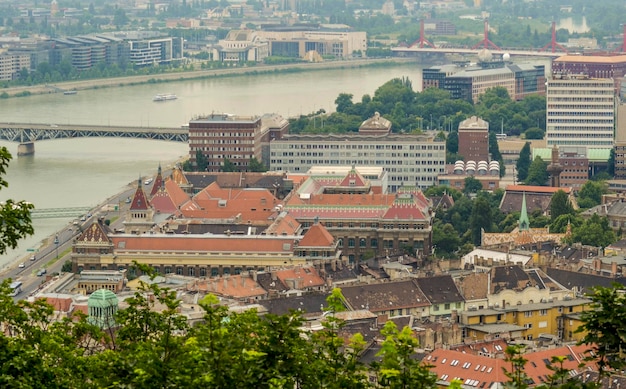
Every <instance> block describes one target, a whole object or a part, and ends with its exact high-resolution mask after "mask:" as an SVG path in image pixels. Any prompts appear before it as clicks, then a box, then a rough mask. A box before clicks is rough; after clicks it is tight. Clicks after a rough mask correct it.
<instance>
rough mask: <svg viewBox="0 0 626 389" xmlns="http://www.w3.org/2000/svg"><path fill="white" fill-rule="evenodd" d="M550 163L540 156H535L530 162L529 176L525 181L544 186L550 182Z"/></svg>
mask: <svg viewBox="0 0 626 389" xmlns="http://www.w3.org/2000/svg"><path fill="white" fill-rule="evenodd" d="M547 169H548V163H547V162H544V161H543V159H541V157H540V156H537V157H535V160H534V161H533V162H532V163H531V164H530V167H529V168H528V176H527V177H526V180H524V183H525V184H526V185H539V186H544V185H546V183H547V182H548V178H549V175H548V170H547Z"/></svg>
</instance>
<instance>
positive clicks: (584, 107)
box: [546, 74, 616, 149]
mask: <svg viewBox="0 0 626 389" xmlns="http://www.w3.org/2000/svg"><path fill="white" fill-rule="evenodd" d="M546 101H547V108H546V125H547V129H546V140H547V145H548V146H553V145H556V146H584V147H587V148H604V149H610V148H612V147H613V133H614V128H615V107H616V96H615V89H614V83H613V79H611V78H601V79H600V78H590V77H588V76H586V75H562V74H555V75H554V77H553V78H552V79H551V80H549V81H548V89H547V93H546Z"/></svg>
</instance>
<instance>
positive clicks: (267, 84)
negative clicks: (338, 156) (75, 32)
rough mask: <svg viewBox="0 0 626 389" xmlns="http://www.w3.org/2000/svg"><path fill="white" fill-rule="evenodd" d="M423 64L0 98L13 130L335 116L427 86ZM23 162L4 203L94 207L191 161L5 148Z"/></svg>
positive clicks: (149, 148) (156, 146) (136, 148)
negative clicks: (342, 96)
mask: <svg viewBox="0 0 626 389" xmlns="http://www.w3.org/2000/svg"><path fill="white" fill-rule="evenodd" d="M421 75H422V69H421V67H420V66H419V65H417V64H405V65H399V66H393V67H364V68H355V69H333V70H325V71H314V72H300V73H284V74H283V73H274V74H262V75H251V76H238V77H226V78H210V79H202V80H187V81H176V82H167V83H158V84H143V85H134V86H124V87H119V88H101V89H93V90H85V91H80V92H79V93H78V94H76V95H69V96H65V95H62V94H47V95H34V96H29V97H23V98H11V99H7V100H1V101H0V102H1V103H0V118H2V121H5V122H24V123H49V124H51V125H52V124H55V123H69V124H99V125H108V124H110V125H132V126H136V125H139V126H152V127H158V126H163V127H176V126H180V125H182V124H184V123H187V122H188V121H189V120H190V119H192V118H193V117H195V116H197V115H202V114H210V113H211V112H228V113H232V114H237V115H262V114H264V113H270V112H272V113H278V114H281V115H283V116H286V117H290V116H296V115H299V114H301V113H302V114H307V113H310V112H313V111H317V110H319V109H321V108H323V109H325V110H327V111H333V110H334V100H335V99H336V97H337V95H338V94H339V93H350V94H352V95H353V96H354V98H353V101H354V102H357V101H360V100H361V97H362V96H363V95H364V94H370V95H373V94H374V91H375V90H376V89H377V88H378V87H379V86H381V85H382V84H384V83H385V82H387V81H389V80H391V79H392V78H395V77H408V78H409V79H410V80H411V81H412V82H413V85H414V87H415V88H418V87H419V86H420V85H421V81H422V80H421ZM159 93H174V94H176V95H177V96H178V99H177V100H173V101H167V102H160V103H155V102H153V101H152V97H153V96H154V95H156V94H159ZM0 146H6V147H7V148H8V149H9V151H10V152H11V153H12V154H13V155H14V159H13V160H12V161H11V163H10V165H9V168H8V171H7V176H6V179H7V181H8V182H9V187H8V188H2V190H0V200H6V199H8V198H11V199H14V200H27V201H30V202H32V203H33V204H35V207H37V208H68V207H94V206H96V205H98V204H100V203H102V202H103V201H105V200H106V199H107V198H109V197H110V196H111V195H113V194H115V193H117V192H119V191H121V190H122V189H123V188H124V187H126V186H127V185H128V184H129V183H131V182H133V181H134V180H137V179H138V178H139V176H145V175H155V174H156V170H157V167H158V165H159V164H162V166H163V167H164V168H165V167H167V166H168V165H171V163H172V162H173V161H176V160H177V159H179V158H180V157H181V156H185V155H186V154H187V153H188V149H187V145H186V144H181V143H175V142H161V141H150V140H132V139H116V138H82V139H71V140H53V141H44V142H38V143H36V145H35V155H33V156H27V157H19V158H18V157H16V155H17V144H15V143H10V142H3V141H0ZM71 221H72V219H68V218H52V219H34V220H33V225H34V228H35V234H34V235H33V236H31V237H28V238H26V239H24V240H22V241H21V242H20V244H19V247H18V249H16V250H11V251H10V252H8V253H7V254H5V255H3V256H0V269H1V268H2V267H4V266H6V265H7V264H8V263H10V262H14V261H17V260H20V259H26V258H28V256H29V255H30V253H29V251H28V250H37V247H39V245H40V243H41V242H42V241H45V240H46V239H49V238H50V237H51V236H53V235H54V233H55V231H57V230H59V229H60V228H62V227H63V226H64V225H66V224H68V223H71Z"/></svg>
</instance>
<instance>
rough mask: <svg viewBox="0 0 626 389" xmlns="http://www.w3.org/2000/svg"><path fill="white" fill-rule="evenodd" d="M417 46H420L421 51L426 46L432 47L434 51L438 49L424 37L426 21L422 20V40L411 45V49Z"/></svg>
mask: <svg viewBox="0 0 626 389" xmlns="http://www.w3.org/2000/svg"><path fill="white" fill-rule="evenodd" d="M416 45H419V48H420V49H423V48H424V46H430V47H432V48H433V49H436V47H435V45H434V44H432V43H430V41H429V40H428V39H426V37H425V36H424V19H421V20H420V39H419V40H416V41H415V42H413V43H411V45H410V46H409V47H415V46H416Z"/></svg>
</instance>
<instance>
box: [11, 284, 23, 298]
mask: <svg viewBox="0 0 626 389" xmlns="http://www.w3.org/2000/svg"><path fill="white" fill-rule="evenodd" d="M9 288H11V296H17V295H18V294H20V293H22V281H14V282H11V285H9Z"/></svg>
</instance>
